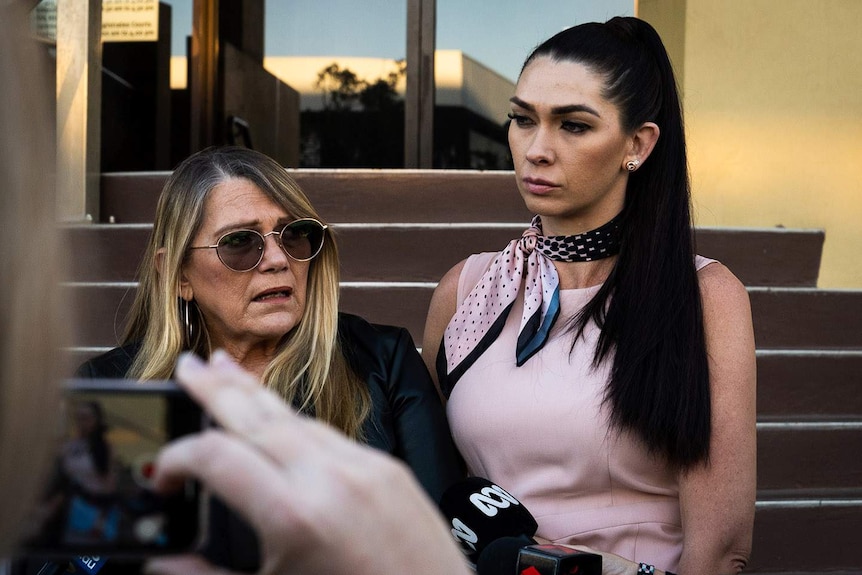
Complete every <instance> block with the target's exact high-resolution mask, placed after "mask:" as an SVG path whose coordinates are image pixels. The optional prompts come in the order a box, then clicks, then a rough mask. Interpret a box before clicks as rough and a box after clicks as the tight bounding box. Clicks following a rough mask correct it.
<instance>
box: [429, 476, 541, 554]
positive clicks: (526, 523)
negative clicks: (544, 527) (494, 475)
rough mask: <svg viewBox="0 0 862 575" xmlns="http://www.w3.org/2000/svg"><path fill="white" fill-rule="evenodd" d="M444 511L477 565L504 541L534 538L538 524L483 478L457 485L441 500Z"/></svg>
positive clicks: (512, 500)
mask: <svg viewBox="0 0 862 575" xmlns="http://www.w3.org/2000/svg"><path fill="white" fill-rule="evenodd" d="M440 509H441V511H443V514H444V515H445V516H446V518H447V519H449V520H450V522H451V526H452V535H453V536H454V537H455V541H457V542H458V544H459V545H460V547H461V551H462V552H464V554H465V555H466V556H467V557H468V558H469V559H470V561H472V562H473V563H476V561H477V559H478V558H479V555H480V554H481V553H482V551H484V550H485V548H486V547H487V546H488V545H489V544H490V543H491V542H492V541H494V540H496V539H500V538H501V537H509V536H519V535H524V536H526V537H528V538H529V537H532V536H533V535H534V534H535V533H536V528H537V527H538V525H537V524H536V520H535V519H534V518H533V516H532V515H531V514H530V512H529V511H527V510H526V509H524V506H523V505H521V503H520V501H518V500H517V499H515V498H514V497H513V496H512V495H511V494H509V493H508V492H507V491H506V490H505V489H503V488H502V487H500V486H498V485H495V484H493V483H491V482H490V481H488V480H487V479H484V478H482V477H469V478H467V479H465V480H463V481H459V482H458V483H455V484H454V485H452V486H451V487H449V489H447V490H446V491H445V492H444V493H443V496H442V497H441V498H440Z"/></svg>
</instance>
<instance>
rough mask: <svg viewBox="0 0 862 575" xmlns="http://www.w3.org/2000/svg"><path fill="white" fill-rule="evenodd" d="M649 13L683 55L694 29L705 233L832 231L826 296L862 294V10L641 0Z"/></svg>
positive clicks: (811, 1) (694, 145)
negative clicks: (725, 229) (847, 291)
mask: <svg viewBox="0 0 862 575" xmlns="http://www.w3.org/2000/svg"><path fill="white" fill-rule="evenodd" d="M680 7H681V8H682V10H680ZM680 12H683V13H684V15H682V14H680ZM639 14H640V16H641V17H643V18H644V19H646V20H648V21H650V22H653V23H654V24H655V26H656V27H657V28H658V29H659V32H660V33H661V34H662V36H665V35H668V34H669V35H671V37H672V38H675V40H674V47H679V46H680V41H679V35H680V27H682V28H684V31H683V35H684V41H683V42H682V47H683V54H684V74H683V75H682V79H681V87H682V91H683V98H684V105H685V113H686V122H687V129H688V132H687V134H688V143H689V153H690V156H689V161H690V164H691V171H692V184H693V195H694V202H695V217H696V221H697V224H698V225H701V226H737V227H774V226H784V227H788V228H821V229H825V230H826V242H825V245H824V251H823V262H822V266H821V271H820V280H819V285H820V287H832V288H836V287H837V288H844V287H853V288H859V287H862V257H860V255H859V253H858V250H859V248H860V247H862V34H860V33H859V24H860V23H862V1H860V0H721V1H717V0H641V2H640V12H639ZM675 65H676V62H675Z"/></svg>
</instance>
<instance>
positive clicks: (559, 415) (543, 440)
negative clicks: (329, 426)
mask: <svg viewBox="0 0 862 575" xmlns="http://www.w3.org/2000/svg"><path fill="white" fill-rule="evenodd" d="M495 255H496V253H482V254H476V255H473V256H471V257H470V258H469V259H468V260H467V262H466V264H465V266H464V269H463V271H462V273H461V277H460V279H459V284H458V302H459V303H460V302H461V301H463V300H464V298H465V297H466V296H467V294H468V293H469V292H470V291H471V290H472V289H473V287H474V286H475V285H476V283H477V282H478V280H479V279H480V278H481V277H482V274H483V273H484V272H485V270H486V269H487V268H488V266H489V265H490V263H491V261H492V260H493V258H494V256H495ZM712 261H714V260H708V259H706V258H702V257H700V256H698V257H697V262H696V265H697V268H698V269H700V268H702V267H703V266H705V265H707V264H709V263H711V262H712ZM598 289H599V286H594V287H590V288H586V289H571V290H561V291H560V305H561V313H560V318H559V319H558V321H557V323H556V324H555V325H554V327H553V329H552V331H551V334H550V337H549V339H548V342H547V343H546V344H545V346H544V347H543V348H542V349H541V350H540V351H539V352H538V353H536V355H535V356H533V357H532V358H531V359H530V360H529V361H527V362H526V363H525V364H524V365H523V366H521V367H516V366H515V360H514V358H515V351H514V350H515V342H516V341H517V330H518V324H519V321H520V317H521V308H522V302H521V301H520V300H519V301H516V302H515V303H514V305H513V308H512V311H511V312H510V314H509V316H508V319H507V321H506V325H505V327H504V328H503V331H502V333H501V334H500V336H499V338H498V339H497V340H496V341H494V343H492V344H491V346H490V347H489V348H488V350H487V351H486V352H485V353H484V354H482V356H480V357H479V359H478V360H477V361H476V363H475V364H473V365H472V366H471V367H470V368H469V369H468V370H467V372H466V373H465V374H464V375H463V376H462V377H461V379H460V380H459V381H458V383H457V384H456V385H455V387H454V389H453V390H452V394H451V395H450V397H449V400H448V403H447V408H446V409H447V413H448V416H449V424H450V426H451V428H452V434H453V437H454V439H455V442H456V444H457V446H458V448H459V449H460V451H461V454H462V455H463V456H464V459H465V461H466V463H467V466H468V468H469V471H470V473H471V474H472V475H478V476H481V477H486V478H488V479H490V480H491V481H493V482H495V483H497V484H499V485H500V486H501V487H503V488H504V489H506V490H508V491H509V492H511V493H512V495H514V496H515V497H517V498H518V499H519V500H520V501H521V502H522V503H523V504H524V506H525V507H526V508H527V510H528V511H530V512H531V513H532V514H533V516H534V517H535V518H536V520H537V522H538V524H539V528H538V531H537V533H536V534H537V536H539V537H542V538H545V539H549V540H551V541H553V542H557V543H564V544H573V545H574V544H579V545H588V546H590V547H593V548H595V549H599V550H602V551H606V552H611V553H616V554H617V555H620V556H622V557H625V558H627V559H630V560H632V561H643V562H645V563H650V564H653V565H655V566H656V567H658V568H660V569H662V570H670V571H676V568H677V565H678V563H679V558H680V554H681V552H682V543H683V541H682V526H681V522H680V512H679V489H678V483H677V477H676V473H674V472H673V471H671V470H670V469H668V467H667V465H666V464H665V463H664V462H663V461H662V460H661V459H659V458H656V457H653V456H651V455H650V454H649V453H648V452H647V450H646V448H645V447H644V445H643V444H642V443H641V441H640V440H639V439H638V438H637V437H635V436H634V435H632V434H630V433H628V432H625V433H621V432H619V431H618V430H617V429H610V428H609V426H608V410H607V409H606V408H605V407H604V406H602V403H601V400H602V396H603V392H604V389H605V385H606V383H607V380H608V376H609V370H610V364H609V362H607V361H606V362H605V363H603V364H602V365H600V366H599V367H598V368H595V369H594V368H593V367H592V354H593V350H594V349H595V343H596V339H597V337H598V328H597V327H596V326H595V325H594V324H590V325H588V326H587V329H586V330H585V333H584V336H585V337H584V341H579V342H578V344H577V345H576V346H575V349H574V351H573V352H572V353H571V354H570V353H569V350H570V348H571V344H572V335H571V334H570V333H566V321H565V318H569V317H572V316H573V315H575V314H576V313H577V312H578V311H579V310H580V309H581V308H582V307H583V306H584V305H585V304H586V303H587V302H588V301H589V300H590V298H591V297H592V296H593V295H594V294H595V293H596V291H597V290H598Z"/></svg>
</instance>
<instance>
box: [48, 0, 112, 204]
mask: <svg viewBox="0 0 862 575" xmlns="http://www.w3.org/2000/svg"><path fill="white" fill-rule="evenodd" d="M101 113H102V0H85V1H81V0H75V1H68V0H67V1H65V2H57V199H58V209H59V212H60V218H61V219H63V220H71V221H81V220H95V221H98V219H99V178H100V172H101V166H100V163H99V162H100V155H101Z"/></svg>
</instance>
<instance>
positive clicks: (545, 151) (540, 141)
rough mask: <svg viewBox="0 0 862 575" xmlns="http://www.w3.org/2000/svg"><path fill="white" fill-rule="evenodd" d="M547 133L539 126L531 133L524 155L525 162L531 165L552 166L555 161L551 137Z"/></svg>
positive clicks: (547, 131)
mask: <svg viewBox="0 0 862 575" xmlns="http://www.w3.org/2000/svg"><path fill="white" fill-rule="evenodd" d="M549 132H550V130H547V129H545V128H543V127H541V126H540V127H538V128H537V129H536V130H534V131H533V134H532V138H531V139H530V142H529V145H528V146H527V153H526V158H527V161H528V162H530V163H531V164H536V165H540V164H552V163H553V162H554V160H555V159H556V154H555V153H554V147H553V135H552V134H550V133H549Z"/></svg>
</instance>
